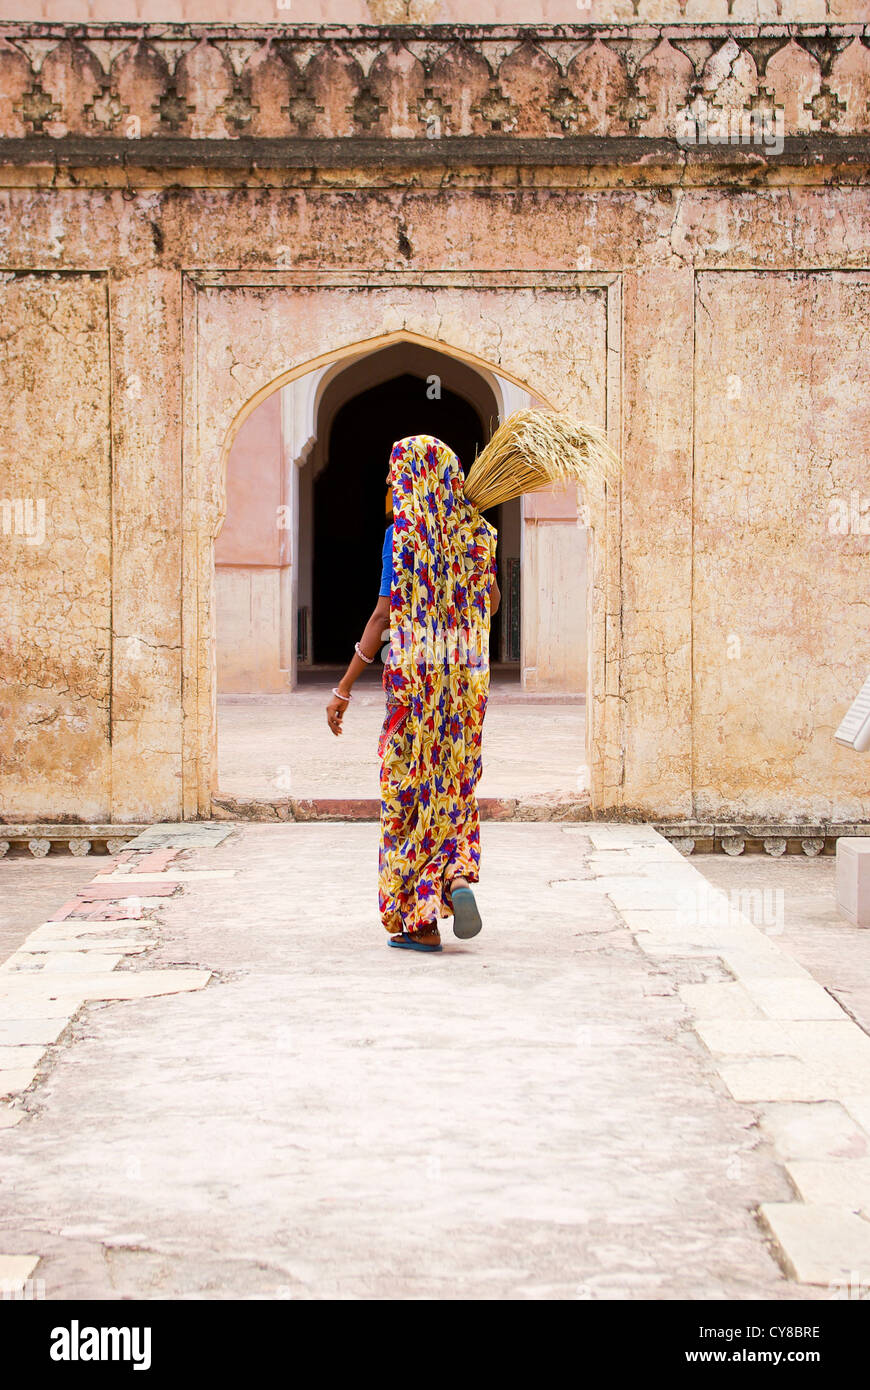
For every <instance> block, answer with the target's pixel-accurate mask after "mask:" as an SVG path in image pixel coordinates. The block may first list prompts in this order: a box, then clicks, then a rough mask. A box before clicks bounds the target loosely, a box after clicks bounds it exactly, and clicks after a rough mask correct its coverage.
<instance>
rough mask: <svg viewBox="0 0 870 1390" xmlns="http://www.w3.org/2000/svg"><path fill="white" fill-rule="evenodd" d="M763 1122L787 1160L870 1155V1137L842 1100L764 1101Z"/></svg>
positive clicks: (761, 1115)
mask: <svg viewBox="0 0 870 1390" xmlns="http://www.w3.org/2000/svg"><path fill="white" fill-rule="evenodd" d="M759 1124H760V1126H761V1128H762V1130H763V1131H764V1132H765V1133H767V1134H769V1135H770V1136H771V1138H772V1139H773V1141H774V1143H775V1145H776V1150H777V1152H778V1153H779V1154H781V1155H782V1157H783V1159H786V1160H788V1159H801V1158H805V1159H814V1160H816V1161H818V1160H819V1159H820V1158H864V1157H867V1156H870V1138H868V1135H867V1133H866V1132H865V1131H864V1130H863V1129H862V1127H861V1126H860V1125H858V1124H856V1122H855V1120H854V1119H853V1117H852V1116H851V1115H850V1114H849V1112H848V1110H847V1109H846V1108H845V1106H844V1105H842V1104H841V1103H840V1102H839V1101H817V1102H816V1103H815V1104H808V1103H807V1102H800V1101H784V1102H782V1103H780V1104H769V1105H763V1106H760V1107H759Z"/></svg>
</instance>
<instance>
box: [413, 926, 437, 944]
mask: <svg viewBox="0 0 870 1390" xmlns="http://www.w3.org/2000/svg"><path fill="white" fill-rule="evenodd" d="M408 935H409V936H413V938H414V940H415V941H419V943H420V945H421V946H440V945H441V933H440V931H439V930H438V927H437V924H436V923H434V922H433V923H432V925H431V926H429V924H428V923H427V924H426V925H425V926H422V927H419V928H418V930H417V931H415V932H409V933H408Z"/></svg>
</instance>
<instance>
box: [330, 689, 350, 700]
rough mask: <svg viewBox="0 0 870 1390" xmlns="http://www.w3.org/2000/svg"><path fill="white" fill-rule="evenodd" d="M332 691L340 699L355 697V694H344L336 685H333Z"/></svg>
mask: <svg viewBox="0 0 870 1390" xmlns="http://www.w3.org/2000/svg"><path fill="white" fill-rule="evenodd" d="M332 693H333V695H337V696H338V698H339V700H352V699H353V696H352V695H342V693H341V691H340V690H339V689H338V688H337V687H336V686H333V687H332Z"/></svg>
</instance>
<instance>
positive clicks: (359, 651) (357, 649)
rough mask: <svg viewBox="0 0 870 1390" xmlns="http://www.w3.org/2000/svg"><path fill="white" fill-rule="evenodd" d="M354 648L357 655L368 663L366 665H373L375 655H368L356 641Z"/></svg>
mask: <svg viewBox="0 0 870 1390" xmlns="http://www.w3.org/2000/svg"><path fill="white" fill-rule="evenodd" d="M353 649H354V651H355V652H356V654H357V656H358V657H359V659H360V661H364V662H365V664H366V666H371V664H372V662H373V661H374V657H373V656H366V654H365V652H364V651H363V650H362V648H361V647H360V644H359V642H354V646H353Z"/></svg>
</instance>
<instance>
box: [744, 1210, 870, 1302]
mask: <svg viewBox="0 0 870 1390" xmlns="http://www.w3.org/2000/svg"><path fill="white" fill-rule="evenodd" d="M761 1217H762V1219H763V1220H764V1221H765V1222H766V1224H767V1226H768V1227H769V1229H770V1231H771V1234H772V1235H773V1236H774V1238H775V1239H776V1241H777V1244H778V1246H779V1248H780V1251H781V1257H782V1259H783V1262H784V1264H785V1266H786V1268H787V1269H788V1271H789V1272H790V1273H791V1274H792V1276H793V1277H794V1278H795V1279H799V1280H800V1281H801V1282H802V1283H805V1284H815V1285H819V1286H821V1287H822V1288H824V1289H827V1291H828V1293H829V1295H830V1296H832V1297H833V1296H835V1295H836V1293H837V1292H838V1291H842V1292H841V1296H845V1293H846V1291H847V1290H848V1289H849V1288H850V1287H851V1286H852V1285H853V1284H854V1282H855V1280H856V1278H857V1279H859V1280H860V1283H861V1285H862V1286H863V1287H864V1296H865V1297H866V1293H867V1289H868V1287H870V1284H868V1279H867V1271H868V1270H870V1222H867V1221H864V1220H863V1219H862V1218H861V1217H860V1216H856V1215H855V1214H854V1212H851V1211H846V1210H844V1209H843V1208H841V1207H832V1206H810V1205H807V1204H806V1203H804V1202H772V1203H771V1202H765V1203H763V1204H762V1206H761Z"/></svg>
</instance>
